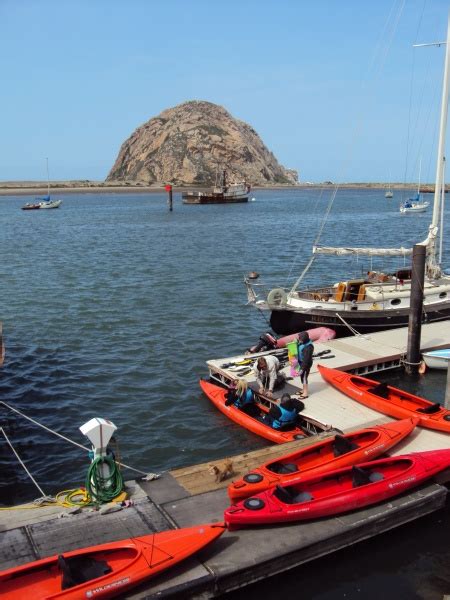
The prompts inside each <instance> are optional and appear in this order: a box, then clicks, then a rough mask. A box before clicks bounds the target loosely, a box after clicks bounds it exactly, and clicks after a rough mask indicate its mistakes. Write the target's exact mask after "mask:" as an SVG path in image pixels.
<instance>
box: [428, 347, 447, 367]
mask: <svg viewBox="0 0 450 600" xmlns="http://www.w3.org/2000/svg"><path fill="white" fill-rule="evenodd" d="M422 356H423V360H424V361H425V364H426V365H427V367H428V368H429V369H448V364H449V362H450V348H444V349H443V350H432V351H430V352H424V353H423V354H422Z"/></svg>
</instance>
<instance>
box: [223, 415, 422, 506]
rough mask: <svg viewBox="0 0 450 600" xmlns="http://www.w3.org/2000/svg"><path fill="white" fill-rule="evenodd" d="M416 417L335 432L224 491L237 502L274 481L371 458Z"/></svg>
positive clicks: (292, 479)
mask: <svg viewBox="0 0 450 600" xmlns="http://www.w3.org/2000/svg"><path fill="white" fill-rule="evenodd" d="M418 421H419V420H418V419H417V418H414V417H411V418H409V419H402V420H401V421H393V422H391V423H385V424H383V425H377V426H376V427H367V428H366V429H360V430H358V431H354V432H352V433H346V434H342V435H340V434H336V435H335V436H334V437H329V438H326V439H325V440H321V441H320V442H317V443H315V444H312V445H311V446H307V447H305V448H301V449H300V450H297V451H296V452H292V453H291V454H286V455H285V456H281V457H280V458H277V459H276V460H271V461H269V462H266V463H265V464H263V465H261V466H260V467H258V468H256V469H253V470H252V471H250V473H247V474H246V475H244V477H242V478H241V479H238V480H236V481H233V483H231V484H230V485H229V486H228V495H229V497H230V499H231V501H232V502H237V501H239V500H243V499H244V498H248V497H249V496H254V495H255V494H259V493H260V492H263V491H264V490H266V489H268V488H270V487H273V486H275V485H279V484H282V485H288V484H292V483H298V482H299V481H301V480H303V479H305V478H306V477H310V476H312V475H317V474H319V473H325V472H326V471H332V470H333V469H340V468H342V467H346V466H348V465H354V464H356V463H358V462H364V461H366V460H368V459H374V458H376V457H377V456H380V455H381V454H384V453H385V452H387V451H388V450H390V449H391V448H392V447H393V446H395V445H396V444H398V443H399V442H400V441H401V440H403V439H404V438H405V437H406V436H408V435H409V434H410V433H411V431H413V429H414V428H415V426H416V425H417V423H418Z"/></svg>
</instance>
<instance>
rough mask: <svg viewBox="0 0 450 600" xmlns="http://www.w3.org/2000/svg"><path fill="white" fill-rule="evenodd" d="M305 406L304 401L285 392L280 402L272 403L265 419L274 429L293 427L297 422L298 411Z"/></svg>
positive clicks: (284, 429)
mask: <svg viewBox="0 0 450 600" xmlns="http://www.w3.org/2000/svg"><path fill="white" fill-rule="evenodd" d="M304 408H305V405H304V404H303V402H301V401H300V400H297V399H295V398H291V397H290V395H289V394H283V395H282V396H281V401H280V404H279V405H278V404H275V403H274V404H272V406H271V408H270V410H269V412H268V414H267V415H266V417H265V419H264V420H265V421H266V422H267V424H268V425H270V426H271V427H272V428H273V429H282V430H283V431H286V430H289V429H293V428H294V427H295V425H296V422H297V417H298V413H299V412H301V411H302V410H303V409H304Z"/></svg>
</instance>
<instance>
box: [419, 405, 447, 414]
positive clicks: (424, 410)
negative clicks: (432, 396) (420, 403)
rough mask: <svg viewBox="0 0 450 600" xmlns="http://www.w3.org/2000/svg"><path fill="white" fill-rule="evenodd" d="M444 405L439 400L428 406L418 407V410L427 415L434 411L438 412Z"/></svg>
mask: <svg viewBox="0 0 450 600" xmlns="http://www.w3.org/2000/svg"><path fill="white" fill-rule="evenodd" d="M441 408H442V406H441V405H440V404H439V402H436V403H435V404H432V405H431V406H427V407H426V408H418V409H417V410H416V412H420V413H422V414H425V415H432V414H433V413H437V412H439V411H440V410H441Z"/></svg>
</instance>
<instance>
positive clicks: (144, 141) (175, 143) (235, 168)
mask: <svg viewBox="0 0 450 600" xmlns="http://www.w3.org/2000/svg"><path fill="white" fill-rule="evenodd" d="M223 169H227V172H228V176H229V180H235V181H242V180H245V181H246V182H247V183H249V184H251V185H264V184H278V183H280V184H295V183H297V179H298V174H297V172H296V171H295V170H293V169H285V168H284V167H282V166H281V165H280V164H279V163H278V161H277V159H276V158H275V156H274V155H273V154H272V152H270V151H269V150H268V149H267V148H266V146H265V145H264V144H263V142H262V141H261V138H260V137H259V136H258V134H257V133H256V131H255V130H254V129H252V127H250V125H247V123H244V122H243V121H239V120H237V119H234V118H233V117H232V116H231V115H230V113H228V112H227V111H226V110H225V109H224V108H223V107H222V106H218V105H217V104H212V103H211V102H204V101H200V100H194V101H191V102H184V103H183V104H180V105H179V106H175V107H174V108H169V109H167V110H165V111H164V112H162V113H161V114H160V115H158V116H157V117H154V118H153V119H150V120H149V121H147V123H144V125H141V126H140V127H138V129H136V131H135V132H134V133H133V134H132V135H131V136H130V137H129V138H128V139H127V140H126V141H125V142H124V143H123V144H122V147H121V149H120V152H119V156H118V157H117V159H116V162H115V163H114V166H113V168H112V169H111V171H110V173H109V175H108V177H107V181H130V182H141V183H145V184H148V185H151V184H160V185H162V184H165V183H172V184H174V185H198V186H201V185H212V184H214V183H215V180H216V176H217V173H218V172H219V171H222V170H223Z"/></svg>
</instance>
